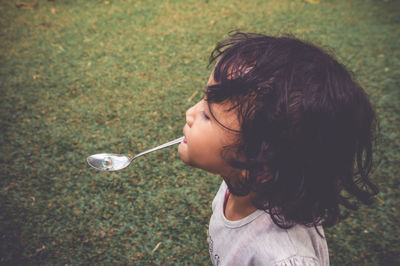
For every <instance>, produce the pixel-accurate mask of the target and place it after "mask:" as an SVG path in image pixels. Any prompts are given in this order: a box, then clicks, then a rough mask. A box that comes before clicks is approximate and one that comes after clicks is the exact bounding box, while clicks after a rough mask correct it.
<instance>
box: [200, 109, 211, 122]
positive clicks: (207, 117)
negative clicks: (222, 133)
mask: <svg viewBox="0 0 400 266" xmlns="http://www.w3.org/2000/svg"><path fill="white" fill-rule="evenodd" d="M201 114H202V115H203V117H204V118H205V119H207V120H210V117H209V116H208V115H207V114H206V112H204V111H202V112H201Z"/></svg>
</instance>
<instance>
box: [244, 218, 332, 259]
mask: <svg viewBox="0 0 400 266" xmlns="http://www.w3.org/2000/svg"><path fill="white" fill-rule="evenodd" d="M260 218H261V217H260ZM260 220H264V221H263V226H261V224H260V225H257V227H258V228H263V230H262V232H259V233H258V234H256V237H255V238H254V239H253V241H252V243H251V246H252V248H251V250H253V251H254V254H253V255H254V259H253V260H254V265H263V264H265V262H266V261H269V262H271V265H281V266H284V265H329V254H328V246H327V244H326V239H325V238H324V237H321V236H320V235H318V233H317V231H316V229H315V228H313V227H312V228H309V227H305V226H301V225H296V226H294V227H292V228H290V229H282V228H279V227H278V226H276V225H275V224H274V223H273V222H272V221H271V220H270V217H269V215H265V216H264V215H263V216H262V219H260ZM266 220H269V221H268V222H267V221H266ZM260 222H262V221H260ZM318 229H319V231H320V232H321V234H322V235H323V229H322V227H321V228H318ZM257 262H258V263H257ZM261 262H263V263H261Z"/></svg>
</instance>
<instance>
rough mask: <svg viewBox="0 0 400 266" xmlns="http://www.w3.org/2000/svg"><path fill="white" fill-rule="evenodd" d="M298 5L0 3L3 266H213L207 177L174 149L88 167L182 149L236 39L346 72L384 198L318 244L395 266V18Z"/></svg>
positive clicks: (357, 6)
mask: <svg viewBox="0 0 400 266" xmlns="http://www.w3.org/2000/svg"><path fill="white" fill-rule="evenodd" d="M25 2H26V3H28V4H29V3H33V2H32V1H28V0H26V1H25ZM310 2H312V1H300V0H298V1H295V0H292V1H289V0H284V1H278V0H276V1H261V0H259V1H239V0H237V1H223V0H208V1H199V0H185V1H183V0H182V1H161V0H159V1H156V0H152V1H150V0H147V1H133V0H132V1H129V0H125V1H122V0H121V1H116V0H115V1H112V0H110V1H109V2H107V1H105V2H104V1H94V0H93V1H82V0H81V1H58V0H55V1H44V0H38V2H37V3H38V4H39V5H38V7H37V8H29V6H25V8H17V7H16V1H10V0H8V1H1V2H0V15H1V16H0V90H1V97H0V118H1V119H0V128H1V134H0V147H1V148H0V176H1V181H0V200H1V205H0V244H1V247H0V252H1V253H0V264H27V263H29V264H98V263H104V264H129V263H130V264H209V261H210V260H209V255H208V244H207V242H206V232H207V226H208V219H209V216H210V214H211V201H212V199H213V196H214V194H215V192H216V190H217V188H218V186H219V184H220V182H221V179H220V178H219V177H217V176H214V175H211V174H208V173H205V172H202V171H199V170H196V169H192V168H189V167H187V166H185V165H184V164H183V163H182V162H180V160H179V156H178V155H177V152H176V148H169V149H166V150H162V151H159V152H157V153H152V154H150V155H147V156H146V157H141V158H140V159H138V160H136V161H135V162H134V165H132V166H131V167H129V168H128V169H125V170H123V171H120V172H116V173H101V172H98V171H95V170H94V169H91V168H89V167H88V166H87V164H86V162H85V158H86V157H87V156H88V155H90V154H94V153H99V152H114V153H124V154H128V153H132V154H134V153H137V152H139V151H143V150H145V149H147V148H151V147H153V146H156V145H158V144H160V143H164V142H166V141H169V140H172V139H174V138H176V137H178V136H180V135H181V134H182V133H181V132H182V126H183V125H184V123H185V119H184V113H185V110H186V109H187V108H188V107H189V106H191V105H192V104H193V103H194V102H196V101H197V100H199V99H201V97H202V91H203V89H204V87H205V84H206V81H207V78H208V75H209V72H210V69H209V68H207V67H206V66H207V59H208V56H209V53H210V52H211V50H212V48H213V46H214V45H215V43H216V42H217V41H220V40H221V39H223V38H226V37H227V33H228V32H229V31H231V30H234V29H240V30H243V31H251V32H262V33H267V34H273V35H277V34H284V33H292V34H294V35H295V36H297V37H299V38H302V39H306V40H309V41H312V42H314V43H317V44H319V45H321V46H323V47H325V48H328V47H329V49H331V50H332V51H333V52H334V53H335V54H336V55H337V57H338V59H339V60H340V61H341V62H343V63H345V64H346V65H347V66H348V68H349V69H350V70H352V71H353V72H354V73H355V75H356V76H357V78H358V80H359V81H360V83H361V84H362V85H363V86H364V88H365V89H366V91H367V92H368V94H369V95H370V97H371V101H372V102H373V103H374V105H375V107H376V110H377V113H378V116H379V120H380V125H381V138H380V142H379V143H380V151H381V152H377V154H378V155H379V156H380V160H379V164H378V165H377V169H376V171H375V172H374V176H373V179H374V180H375V182H376V183H377V184H378V185H379V187H380V190H381V192H380V194H379V200H377V202H376V203H375V204H374V205H373V206H371V207H362V208H361V209H360V210H359V211H357V212H356V213H353V214H352V215H351V216H350V217H349V219H348V220H346V221H344V222H342V223H341V224H339V225H338V226H336V227H333V228H331V229H327V230H326V235H327V240H328V245H329V249H330V259H331V262H332V264H333V265H344V264H354V265H366V264H367V265H377V264H380V265H395V264H397V265H398V264H400V261H399V256H398V252H399V250H400V244H399V243H400V242H399V241H398V235H399V233H400V230H399V226H398V223H399V222H400V221H399V209H400V204H399V200H398V199H399V197H400V189H399V180H400V179H399V173H400V171H399V170H400V169H399V161H400V152H399V150H400V149H399V148H400V135H399V128H400V122H399V121H400V119H399V118H400V115H399V114H400V97H399V96H400V95H399V85H400V84H399V66H400V64H399V63H400V59H399V58H400V49H399V40H400V38H399V37H400V31H399V29H400V27H399V24H400V20H399V16H398V14H399V10H400V7H399V4H398V3H397V2H396V1H394V0H393V1H379V0H365V1H364V0H358V1H345V0H341V1H333V0H332V1H328V0H320V1H319V3H317V4H312V3H310ZM314 2H318V1H314ZM156 247H157V248H156Z"/></svg>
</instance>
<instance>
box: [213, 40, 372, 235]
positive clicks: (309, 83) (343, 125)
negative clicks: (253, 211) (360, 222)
mask: <svg viewBox="0 0 400 266" xmlns="http://www.w3.org/2000/svg"><path fill="white" fill-rule="evenodd" d="M217 59H218V60H217ZM213 62H216V65H215V68H214V80H215V81H216V82H217V84H216V85H212V86H208V87H207V90H206V100H207V102H208V104H209V106H210V110H212V104H213V103H221V102H224V101H230V102H231V103H232V104H233V105H232V106H233V107H232V108H231V109H230V110H232V109H235V110H237V113H238V119H239V121H240V125H241V128H240V132H239V138H238V139H239V140H238V143H235V144H234V145H232V146H230V147H229V149H227V150H228V151H230V152H227V153H224V157H225V159H226V160H227V162H228V163H229V164H230V165H231V166H233V167H234V168H237V169H246V170H247V173H248V174H247V176H245V177H242V178H241V179H240V182H237V181H235V182H233V181H232V179H230V178H229V177H224V179H225V181H226V183H227V185H228V187H229V188H230V190H231V193H233V194H237V195H246V194H248V193H249V192H255V194H256V196H255V198H254V199H253V204H254V205H255V206H256V207H257V208H259V209H263V210H265V211H267V212H268V213H269V214H270V215H271V218H272V219H273V221H274V222H275V224H277V225H278V226H280V227H282V228H290V227H291V226H293V225H294V224H304V225H307V226H316V225H319V224H323V225H324V226H331V225H334V224H336V223H337V222H338V221H339V220H340V219H341V218H343V216H342V214H341V210H340V209H339V205H343V206H345V207H346V208H348V209H356V208H357V205H355V204H354V202H353V200H351V199H352V198H356V199H358V200H360V201H361V202H363V203H366V204H370V203H371V202H372V196H374V195H376V194H377V193H378V189H377V187H376V186H375V185H374V184H373V183H372V182H371V181H370V180H369V177H368V176H369V173H370V171H371V166H372V147H373V144H374V139H375V131H376V120H375V112H374V110H373V108H372V107H371V104H370V102H369V100H368V96H367V95H366V93H365V92H364V90H363V89H362V88H361V87H360V85H359V84H357V83H356V82H354V81H353V79H352V77H351V75H350V74H349V72H348V71H347V70H346V69H345V67H344V66H343V65H341V64H340V63H338V62H337V61H336V60H335V59H334V58H333V57H332V56H330V55H329V54H327V53H326V52H324V51H323V50H321V49H320V48H318V47H316V46H314V45H312V44H310V43H306V42H304V41H300V40H298V39H296V38H293V37H269V36H264V35H260V34H245V33H240V32H236V33H234V34H232V35H230V38H229V39H228V40H226V41H223V42H221V43H218V44H217V46H216V48H215V49H214V50H213V52H212V54H211V57H210V64H211V63H213ZM232 151H233V152H232ZM243 158H244V159H243Z"/></svg>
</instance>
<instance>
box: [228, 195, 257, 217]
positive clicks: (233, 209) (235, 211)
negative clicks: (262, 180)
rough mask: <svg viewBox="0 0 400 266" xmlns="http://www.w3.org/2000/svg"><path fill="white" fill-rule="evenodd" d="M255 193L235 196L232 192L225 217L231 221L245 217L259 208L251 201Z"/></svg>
mask: <svg viewBox="0 0 400 266" xmlns="http://www.w3.org/2000/svg"><path fill="white" fill-rule="evenodd" d="M252 197H253V195H252V193H250V194H249V195H247V196H240V197H239V196H235V195H232V194H230V195H229V198H228V200H227V203H226V207H225V217H226V218H227V219H228V220H230V221H237V220H240V219H243V218H245V217H247V216H249V215H250V214H252V213H253V212H255V211H256V210H257V208H256V207H254V206H253V204H252V203H251V199H252Z"/></svg>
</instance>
